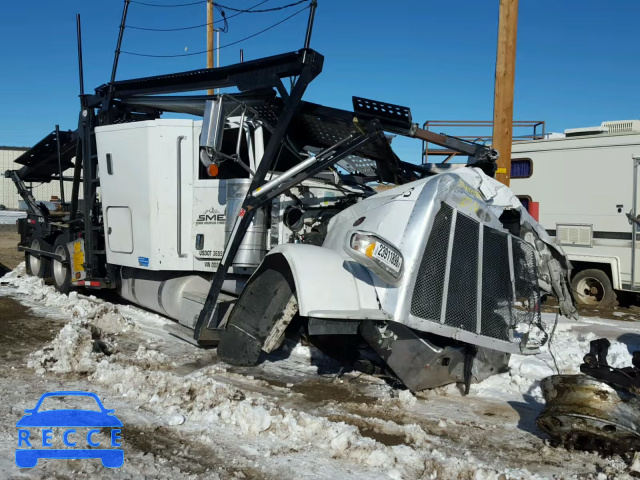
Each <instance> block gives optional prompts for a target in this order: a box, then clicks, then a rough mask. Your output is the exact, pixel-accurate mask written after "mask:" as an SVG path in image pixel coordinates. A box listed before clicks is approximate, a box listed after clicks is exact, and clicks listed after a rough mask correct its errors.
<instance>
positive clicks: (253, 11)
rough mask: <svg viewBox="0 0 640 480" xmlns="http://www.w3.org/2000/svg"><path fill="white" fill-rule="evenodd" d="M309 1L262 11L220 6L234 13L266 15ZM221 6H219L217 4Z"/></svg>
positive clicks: (304, 0) (303, 0) (305, 0)
mask: <svg viewBox="0 0 640 480" xmlns="http://www.w3.org/2000/svg"><path fill="white" fill-rule="evenodd" d="M308 1H309V0H300V1H298V2H294V3H289V4H287V5H282V6H281V7H273V8H263V9H261V10H252V9H248V10H243V9H240V8H233V7H226V6H224V5H220V7H221V8H226V9H227V10H231V11H232V12H240V13H264V12H277V11H278V10H284V9H285V8H291V7H295V6H296V5H300V4H301V3H305V2H308ZM216 5H219V4H216Z"/></svg>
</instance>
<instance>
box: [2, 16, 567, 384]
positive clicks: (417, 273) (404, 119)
mask: <svg viewBox="0 0 640 480" xmlns="http://www.w3.org/2000/svg"><path fill="white" fill-rule="evenodd" d="M312 5H313V4H312ZM312 12H313V9H312ZM312 16H313V13H311V14H310V18H312ZM310 24H311V22H310ZM309 33H310V27H309V29H308V35H307V41H306V42H305V48H303V49H301V50H299V51H297V52H291V53H287V54H282V55H276V56H273V57H267V58H262V59H258V60H253V61H249V62H244V63H240V64H237V65H230V66H226V67H221V68H216V69H211V70H208V69H203V70H195V71H189V72H181V73H172V74H169V75H160V76H154V77H146V78H138V79H132V80H121V81H111V82H110V83H109V84H106V85H103V86H100V87H98V88H97V89H96V90H95V93H94V94H92V95H81V111H80V115H79V122H78V129H77V131H76V132H73V133H70V134H68V135H66V136H65V137H58V138H60V140H61V142H60V143H61V144H62V146H61V147H60V148H59V147H58V142H57V141H54V140H56V139H55V138H51V137H47V138H46V139H45V140H43V142H40V143H39V144H38V145H36V147H34V149H32V150H31V151H29V152H27V153H26V154H25V155H24V156H23V157H24V158H21V159H20V161H21V162H22V163H23V164H24V167H23V168H21V169H20V170H18V171H11V172H7V176H10V177H11V178H13V180H14V182H15V184H16V186H17V188H18V191H19V192H20V194H21V195H22V197H23V198H24V200H25V202H26V203H27V205H28V207H29V211H28V217H27V219H25V220H24V221H20V222H19V229H20V234H21V241H20V246H19V248H20V249H21V250H23V251H25V254H26V261H27V266H28V270H29V272H30V273H32V274H37V275H40V276H43V277H44V276H47V275H51V277H52V281H53V284H54V285H55V287H56V288H57V289H58V290H60V291H62V292H66V291H68V290H69V289H70V288H89V289H99V288H111V289H115V290H117V291H118V293H119V294H120V295H122V296H123V297H124V298H126V299H128V300H130V301H132V302H135V303H138V304H140V305H142V306H144V307H147V308H149V309H152V310H155V311H157V312H160V313H162V314H164V315H167V316H169V317H171V318H173V319H175V320H176V321H177V322H176V324H175V325H173V326H172V327H171V331H172V332H173V333H174V334H175V335H176V336H180V337H182V338H185V339H189V340H191V341H194V342H197V343H198V344H200V345H217V346H218V354H219V356H220V357H221V358H223V359H224V360H226V361H228V362H230V363H234V364H238V365H249V364H254V363H256V362H257V361H258V360H259V356H260V354H261V352H271V351H274V350H276V349H277V348H279V347H280V345H281V344H282V342H283V338H284V334H285V332H286V331H287V329H288V328H289V327H291V326H293V325H294V324H296V325H298V326H300V325H302V328H303V329H304V331H305V332H306V334H307V335H308V337H309V339H310V340H311V341H312V342H317V344H321V345H322V346H321V348H323V349H324V350H325V351H326V350H328V351H329V353H334V354H335V353H336V351H338V350H340V351H338V353H339V354H340V356H341V357H342V358H343V359H347V361H349V360H353V359H355V358H356V357H357V355H358V351H357V346H358V342H360V341H361V343H362V344H365V345H369V346H370V348H372V349H373V350H374V351H375V352H377V353H378V355H379V356H380V358H381V359H382V360H384V362H386V364H387V366H388V367H389V368H390V369H391V370H392V371H393V372H394V373H395V374H396V375H397V376H398V377H399V378H400V379H401V380H402V381H403V382H404V383H405V384H406V385H407V386H408V387H410V388H411V389H414V390H420V389H423V388H429V387H435V386H438V385H443V384H446V383H450V382H464V383H465V384H466V385H467V386H468V385H469V383H470V382H471V381H479V380H482V379H483V378H485V377H486V376H488V375H490V374H492V373H496V372H498V371H499V370H500V369H501V368H503V367H504V366H505V365H506V361H507V359H508V355H509V354H510V353H513V352H518V353H525V354H534V353H537V352H538V348H539V346H540V345H541V344H543V343H544V342H545V341H546V336H545V332H544V326H543V325H542V323H541V319H540V311H539V307H540V302H539V300H540V295H541V294H542V293H544V294H552V295H556V296H557V297H558V298H559V303H560V308H561V311H562V312H563V313H564V314H567V315H571V314H573V312H574V309H573V303H572V299H571V296H570V293H569V290H568V283H567V279H568V272H569V269H570V265H569V263H568V262H567V260H566V258H565V256H564V254H563V252H562V250H561V249H560V248H559V247H557V246H555V245H554V244H553V242H551V240H550V238H549V236H548V235H547V233H546V232H545V231H544V230H543V229H542V228H541V227H540V226H539V225H538V224H537V222H535V221H534V220H533V218H532V217H531V216H530V215H529V214H528V213H527V212H526V210H525V209H523V208H522V205H521V204H520V202H519V201H518V200H517V199H516V198H515V196H514V195H513V194H512V193H511V192H510V190H509V189H508V188H506V187H505V186H503V185H501V184H499V183H498V182H496V181H495V180H494V179H493V178H492V175H493V172H494V171H495V159H496V158H497V153H496V152H495V151H493V150H491V149H490V148H488V147H486V146H483V145H479V144H475V143H472V142H467V141H462V140H460V139H457V138H454V137H448V136H445V135H440V134H435V133H433V132H427V131H425V130H422V129H420V128H419V127H418V126H417V124H415V123H413V121H412V119H411V111H410V110H409V109H408V108H406V107H401V106H397V105H392V104H388V103H382V102H377V101H373V100H367V99H363V98H359V97H354V98H353V111H347V110H340V109H335V108H330V107H326V106H322V105H317V104H313V103H309V102H305V101H303V100H302V96H303V93H304V92H305V90H306V88H307V86H308V85H309V83H310V82H311V81H312V80H313V79H314V78H315V77H316V76H317V75H318V74H319V73H320V72H321V70H322V65H323V57H322V55H320V54H319V53H317V52H315V51H314V50H312V49H310V48H309V47H308V39H309ZM286 78H289V79H290V82H291V88H290V89H286V88H285V82H284V81H283V80H284V79H286ZM112 80H113V79H112ZM287 83H288V82H287ZM228 87H236V88H237V89H238V90H239V93H231V94H219V95H211V96H201V95H193V96H188V95H181V96H177V95H175V94H176V93H182V92H188V91H202V90H206V89H215V88H228ZM167 94H171V95H167ZM163 112H174V113H185V114H191V115H196V116H201V117H202V120H192V119H162V118H160V117H161V114H162V113H163ZM388 135H403V136H407V137H413V138H417V139H421V140H428V141H430V142H432V143H435V144H438V145H442V146H445V147H447V148H450V149H452V150H455V151H457V152H459V153H461V154H462V155H466V156H467V157H468V162H467V164H465V165H463V164H460V165H453V166H451V165H446V164H445V165H431V166H420V165H414V164H411V163H407V162H403V161H401V160H400V159H399V158H398V157H397V156H396V155H395V153H394V152H393V150H392V149H391V145H390V139H389V137H388ZM73 146H75V161H73V154H72V153H73V151H74V149H73V148H72V147H73ZM69 164H73V166H74V178H73V188H72V197H71V199H70V202H68V204H66V205H65V209H64V210H63V211H62V212H49V211H47V210H46V209H43V208H42V207H41V205H40V204H39V203H38V202H37V201H36V200H35V199H34V198H33V197H32V196H31V194H30V193H29V191H28V190H27V189H26V188H25V184H24V182H25V181H29V180H30V178H31V177H32V176H34V175H40V176H46V175H45V173H47V174H48V175H49V177H51V178H52V177H55V176H56V172H57V171H58V170H60V171H62V169H64V168H67V167H68V166H69ZM56 165H59V167H58V170H56ZM381 186H384V187H387V186H391V187H395V188H388V189H384V190H383V191H380V192H379V191H378V190H382V189H380V188H378V187H381ZM376 188H378V190H377V189H376ZM80 189H82V190H83V193H84V199H83V202H82V203H81V202H80V201H79V199H78V196H79V191H80ZM54 213H55V215H54ZM294 318H295V319H296V321H295V322H292V321H293V320H294ZM353 340H355V341H353Z"/></svg>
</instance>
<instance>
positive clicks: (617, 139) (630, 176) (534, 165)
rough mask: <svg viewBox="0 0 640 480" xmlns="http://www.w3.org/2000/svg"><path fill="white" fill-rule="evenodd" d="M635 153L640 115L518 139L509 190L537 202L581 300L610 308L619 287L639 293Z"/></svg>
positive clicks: (637, 153)
mask: <svg viewBox="0 0 640 480" xmlns="http://www.w3.org/2000/svg"><path fill="white" fill-rule="evenodd" d="M636 156H637V157H638V158H640V120H630V121H615V122H603V123H602V125H600V126H598V127H589V128H576V129H569V130H566V131H565V136H564V137H563V138H550V139H545V140H535V141H523V142H515V143H514V144H513V150H512V179H511V189H512V190H513V191H514V192H515V193H516V195H518V196H519V197H520V199H521V200H522V201H523V202H524V203H525V204H527V203H529V202H536V203H537V204H538V208H539V222H540V224H542V226H543V227H544V228H545V229H546V230H547V232H548V233H549V234H550V235H551V236H552V237H554V240H555V242H556V244H558V245H561V246H562V248H563V249H564V251H565V252H566V254H567V256H568V257H569V259H570V260H571V263H572V265H573V272H572V274H573V276H572V290H573V293H574V297H575V299H576V301H577V302H578V303H581V304H583V305H601V306H611V305H614V304H615V302H616V292H620V291H631V292H637V291H638V285H637V281H638V276H637V273H636V272H638V267H639V266H640V258H637V256H636V255H635V253H634V250H635V249H636V248H637V242H632V238H633V235H634V232H635V231H637V225H636V223H637V215H638V213H637V212H636V210H637V188H636V185H637V173H638V172H637V163H638V160H636V159H634V157H636ZM603 166H606V167H604V168H603Z"/></svg>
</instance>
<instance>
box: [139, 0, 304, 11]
mask: <svg viewBox="0 0 640 480" xmlns="http://www.w3.org/2000/svg"><path fill="white" fill-rule="evenodd" d="M207 1H208V0H200V1H198V2H190V3H167V4H161V3H147V2H139V1H137V0H131V3H137V4H138V5H144V6H145V7H160V8H176V7H189V6H191V5H200V4H203V3H207ZM308 1H309V0H299V1H298V2H294V3H289V4H287V5H282V6H281V7H273V8H265V9H262V10H253V9H252V8H248V9H242V8H234V7H227V6H225V5H220V7H222V8H225V9H227V10H231V11H232V12H239V13H265V12H276V11H278V10H284V9H285V8H291V7H295V6H296V5H300V4H301V3H305V2H308ZM215 5H217V4H215Z"/></svg>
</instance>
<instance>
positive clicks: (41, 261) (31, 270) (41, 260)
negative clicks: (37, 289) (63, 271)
mask: <svg viewBox="0 0 640 480" xmlns="http://www.w3.org/2000/svg"><path fill="white" fill-rule="evenodd" d="M29 248H33V249H34V250H41V251H43V252H50V251H51V244H50V243H49V242H47V241H46V240H45V239H43V238H42V237H41V236H40V235H38V234H36V233H34V234H33V235H31V238H29ZM24 261H25V265H26V270H27V273H28V274H29V275H32V276H34V277H40V278H48V277H49V275H50V274H51V263H50V261H49V259H48V258H46V257H43V256H39V255H36V254H33V253H29V252H25V254H24Z"/></svg>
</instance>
